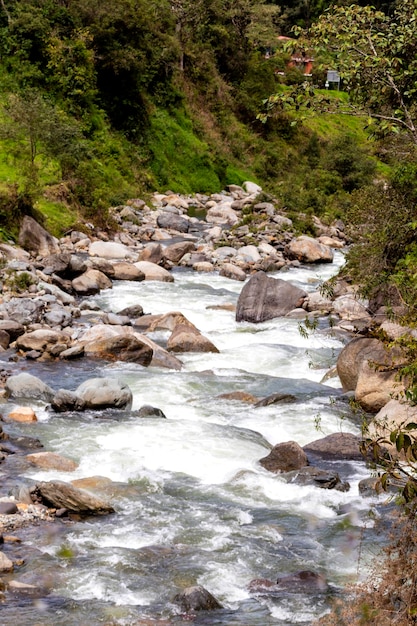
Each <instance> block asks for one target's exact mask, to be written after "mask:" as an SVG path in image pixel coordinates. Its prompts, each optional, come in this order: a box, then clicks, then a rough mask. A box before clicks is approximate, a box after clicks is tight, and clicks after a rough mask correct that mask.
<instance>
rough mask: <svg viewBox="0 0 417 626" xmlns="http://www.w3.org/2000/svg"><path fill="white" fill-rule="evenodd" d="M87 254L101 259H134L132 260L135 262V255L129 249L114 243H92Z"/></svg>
mask: <svg viewBox="0 0 417 626" xmlns="http://www.w3.org/2000/svg"><path fill="white" fill-rule="evenodd" d="M88 254H89V255H90V256H98V257H101V258H103V259H129V258H134V260H136V255H135V254H134V253H133V252H132V250H131V248H129V247H128V246H125V245H123V244H122V243H118V242H116V241H94V242H93V243H92V244H90V247H89V248H88Z"/></svg>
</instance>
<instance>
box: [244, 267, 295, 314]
mask: <svg viewBox="0 0 417 626" xmlns="http://www.w3.org/2000/svg"><path fill="white" fill-rule="evenodd" d="M306 297H307V294H306V292H305V291H303V290H302V289H299V288H298V287H295V286H294V285H291V283H289V282H287V281H285V280H281V279H279V278H270V277H269V276H267V275H266V274H265V272H257V273H256V274H254V275H253V276H252V277H251V278H250V279H249V281H248V282H247V283H246V285H244V287H243V289H242V291H241V293H240V296H239V299H238V302H237V307H236V321H237V322H242V321H246V322H253V323H257V322H264V321H265V320H269V319H273V318H274V317H281V316H284V315H286V314H287V313H289V312H290V311H292V310H293V309H296V308H298V307H301V306H302V305H303V302H304V300H305V298H306Z"/></svg>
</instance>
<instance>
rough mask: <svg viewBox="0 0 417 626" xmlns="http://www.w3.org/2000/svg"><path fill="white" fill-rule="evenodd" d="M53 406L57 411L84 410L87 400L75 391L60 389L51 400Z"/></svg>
mask: <svg viewBox="0 0 417 626" xmlns="http://www.w3.org/2000/svg"><path fill="white" fill-rule="evenodd" d="M51 408H52V409H53V410H54V411H56V412H57V413H63V412H65V411H83V410H84V409H85V402H84V400H83V399H82V398H80V397H79V396H77V394H76V393H75V392H74V391H69V390H68V389H59V390H58V391H57V392H56V394H55V395H54V397H53V398H52V401H51Z"/></svg>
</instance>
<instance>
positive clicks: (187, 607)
mask: <svg viewBox="0 0 417 626" xmlns="http://www.w3.org/2000/svg"><path fill="white" fill-rule="evenodd" d="M174 602H175V603H176V604H179V605H180V606H181V608H182V610H183V611H187V612H188V611H212V610H214V609H221V608H222V605H221V604H220V603H219V602H218V601H217V600H216V598H215V597H214V596H213V595H212V594H211V593H210V592H209V591H207V589H204V587H202V586H201V585H196V586H194V587H187V589H184V591H182V592H181V593H179V594H177V595H176V596H175V598H174Z"/></svg>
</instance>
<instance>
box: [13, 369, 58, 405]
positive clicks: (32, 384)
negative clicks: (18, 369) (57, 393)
mask: <svg viewBox="0 0 417 626" xmlns="http://www.w3.org/2000/svg"><path fill="white" fill-rule="evenodd" d="M4 388H5V392H6V397H8V398H30V399H36V400H43V401H44V402H50V401H51V400H52V398H53V397H54V391H53V389H52V388H51V387H49V385H47V384H46V383H44V382H43V381H42V380H40V378H37V377H36V376H32V374H26V373H22V374H16V375H14V376H9V378H8V379H7V381H6V383H5V386H4Z"/></svg>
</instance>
